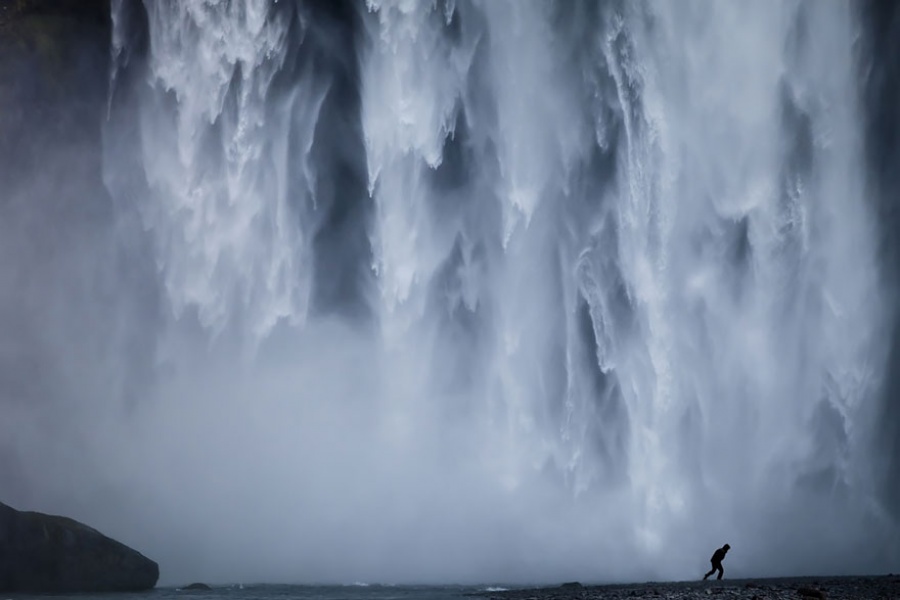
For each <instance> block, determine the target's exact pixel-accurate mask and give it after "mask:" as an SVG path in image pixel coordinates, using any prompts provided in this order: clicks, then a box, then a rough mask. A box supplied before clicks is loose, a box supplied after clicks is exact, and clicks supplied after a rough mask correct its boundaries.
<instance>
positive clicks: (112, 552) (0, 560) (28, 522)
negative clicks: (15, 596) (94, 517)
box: [0, 503, 159, 593]
mask: <svg viewBox="0 0 900 600" xmlns="http://www.w3.org/2000/svg"><path fill="white" fill-rule="evenodd" d="M157 579H159V566H158V565H157V564H156V563H155V562H153V561H152V560H150V559H148V558H147V557H145V556H143V555H142V554H140V553H139V552H137V551H135V550H132V549H131V548H129V547H128V546H126V545H124V544H122V543H120V542H117V541H116V540H113V539H111V538H108V537H106V536H105V535H103V534H102V533H100V532H98V531H97V530H95V529H92V528H90V527H88V526H87V525H83V524H82V523H79V522H78V521H74V520H72V519H68V518H66V517H57V516H53V515H45V514H42V513H36V512H22V511H18V510H15V509H14V508H11V507H9V506H7V505H5V504H3V503H0V591H2V592H28V593H35V592H41V593H43V592H52V593H60V592H64V593H72V592H126V591H140V590H148V589H151V588H153V587H154V586H155V585H156V580H157Z"/></svg>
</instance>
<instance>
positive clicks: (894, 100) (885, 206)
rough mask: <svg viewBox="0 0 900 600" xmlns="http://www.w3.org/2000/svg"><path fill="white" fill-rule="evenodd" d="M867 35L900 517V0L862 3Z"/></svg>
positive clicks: (865, 92)
mask: <svg viewBox="0 0 900 600" xmlns="http://www.w3.org/2000/svg"><path fill="white" fill-rule="evenodd" d="M859 8H860V11H861V16H862V25H863V27H864V35H863V38H862V43H861V45H860V60H861V64H860V73H861V76H862V81H861V82H860V83H861V99H862V106H863V115H864V119H865V121H864V127H865V129H864V134H865V150H866V163H867V165H868V183H869V188H868V194H869V197H870V201H872V202H873V203H874V206H875V207H876V211H877V215H878V222H879V225H880V227H881V239H880V240H879V242H880V245H879V249H880V257H879V258H880V262H881V267H882V275H883V277H884V281H885V284H886V286H885V287H886V289H887V290H888V293H889V301H890V302H892V303H893V304H894V306H895V308H894V330H893V332H892V335H891V341H890V344H891V345H890V355H889V358H888V364H887V370H886V382H885V386H884V392H883V393H884V405H883V406H884V408H883V413H882V414H881V415H879V416H880V419H879V421H880V423H881V431H880V439H878V440H876V442H875V443H876V446H877V447H878V449H879V454H880V456H883V457H884V464H880V465H876V468H879V469H880V472H879V475H880V477H881V479H882V481H884V488H885V489H884V491H885V498H884V505H885V506H886V507H887V508H888V509H889V510H892V511H893V513H894V516H895V517H896V518H900V318H898V317H900V305H898V303H900V4H898V3H897V2H893V1H891V0H870V1H868V2H865V3H862V4H860V6H859Z"/></svg>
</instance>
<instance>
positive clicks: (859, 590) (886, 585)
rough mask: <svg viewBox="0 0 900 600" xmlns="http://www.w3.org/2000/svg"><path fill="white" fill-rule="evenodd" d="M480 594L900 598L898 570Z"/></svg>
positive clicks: (578, 599) (588, 599)
mask: <svg viewBox="0 0 900 600" xmlns="http://www.w3.org/2000/svg"><path fill="white" fill-rule="evenodd" d="M478 595H479V596H482V597H485V598H490V599H491V600H614V599H616V600H617V599H620V598H621V599H626V598H627V599H633V598H654V599H660V598H671V599H688V598H723V599H724V598H729V599H730V598H736V599H741V600H763V599H775V598H779V599H787V598H791V599H793V600H797V599H798V598H799V599H801V600H803V599H806V600H816V599H823V598H827V599H835V600H836V599H851V598H852V599H854V600H856V599H873V600H900V575H886V576H878V577H800V578H777V579H730V580H729V579H725V580H722V581H683V582H659V583H657V582H648V583H638V584H618V585H581V584H579V583H567V584H564V585H561V586H557V587H547V588H535V589H515V590H505V591H486V592H482V593H480V594H478Z"/></svg>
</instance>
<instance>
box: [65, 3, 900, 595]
mask: <svg viewBox="0 0 900 600" xmlns="http://www.w3.org/2000/svg"><path fill="white" fill-rule="evenodd" d="M112 16H113V43H112V72H111V75H110V97H109V106H108V112H107V117H106V123H105V131H104V144H105V157H104V177H105V183H106V187H107V189H108V190H109V192H110V195H111V196H112V199H113V206H114V211H115V212H114V215H115V218H114V220H115V235H116V242H115V244H116V248H117V253H118V256H119V259H118V260H120V261H121V263H122V264H123V265H124V266H123V267H122V268H123V269H124V270H125V271H127V272H128V273H130V275H129V279H128V283H122V284H121V286H122V288H125V287H129V286H130V287H129V289H131V292H130V293H131V295H130V296H129V295H124V294H123V299H121V300H119V301H118V303H117V307H116V309H115V315H117V316H116V318H117V319H118V320H119V323H120V329H119V330H118V331H119V334H118V335H119V336H120V337H119V338H117V339H119V340H120V341H119V343H120V344H121V346H122V348H124V349H123V350H121V351H120V352H118V353H115V352H114V356H113V358H112V359H111V361H112V364H113V365H114V367H111V368H112V370H113V371H114V372H115V373H117V374H118V379H117V380H116V381H117V382H118V384H117V386H116V387H115V388H114V389H112V388H111V390H112V391H110V392H109V393H110V394H115V395H116V397H117V398H128V399H129V400H128V402H127V405H128V406H127V410H126V411H125V412H124V413H123V412H122V411H115V410H114V411H111V414H110V411H108V410H107V409H104V412H103V416H102V418H101V417H100V416H98V415H95V414H92V419H91V421H90V424H89V425H84V427H85V431H88V430H90V431H91V432H92V433H91V434H90V436H89V437H90V442H88V443H87V444H88V450H86V451H85V452H86V453H87V454H89V455H92V456H94V458H93V459H92V460H91V461H85V462H86V463H87V464H90V465H94V466H96V465H100V466H101V467H102V468H96V469H95V471H93V472H92V475H85V476H84V477H85V479H86V480H88V481H98V482H100V483H98V485H101V484H102V486H103V489H109V490H114V493H115V494H116V497H117V498H121V502H119V503H118V505H117V507H116V508H115V509H112V510H110V511H108V512H107V513H106V515H105V517H104V519H105V521H103V522H104V523H105V524H106V525H107V527H108V528H110V529H112V530H114V531H121V532H122V533H123V534H124V535H126V536H127V537H129V539H132V540H137V541H139V542H141V543H143V544H144V547H145V548H146V553H148V554H150V555H155V556H156V557H158V559H159V560H160V562H161V566H162V570H163V579H164V580H166V578H167V573H168V574H169V575H168V576H169V577H170V578H176V579H177V578H178V577H181V576H183V577H185V578H190V579H199V578H206V579H213V580H216V579H217V580H238V579H244V580H246V579H247V578H256V579H257V580H280V581H297V580H301V581H325V580H327V581H334V580H336V581H353V580H378V581H423V580H429V581H473V580H474V581H487V580H493V581H497V580H507V581H509V580H515V581H535V580H537V581H554V580H560V579H564V578H566V579H568V578H579V579H583V580H584V579H588V580H601V579H634V578H650V577H658V578H675V579H681V578H693V577H695V576H697V575H699V574H702V572H703V571H704V570H705V569H706V567H707V564H706V559H707V557H708V555H709V554H710V553H711V551H712V549H713V548H715V547H717V546H719V545H721V544H722V543H724V542H726V541H728V542H729V543H730V544H731V546H732V547H733V552H732V554H730V555H729V563H730V566H731V567H732V569H733V571H732V573H733V574H735V575H741V574H743V575H746V576H752V575H759V574H768V575H775V574H800V573H817V572H848V571H849V572H859V571H867V570H871V569H876V570H877V569H888V568H889V566H890V565H896V564H897V561H898V560H900V547H898V546H897V542H896V539H897V537H896V533H897V525H896V521H895V520H893V519H895V516H892V513H891V510H892V508H891V507H890V506H886V504H885V501H884V499H883V496H882V494H881V491H880V490H881V487H880V486H882V483H883V482H882V481H881V478H882V477H883V476H884V475H883V473H884V471H883V469H882V470H879V465H880V462H879V461H880V458H879V456H878V448H877V447H876V442H875V439H876V436H875V431H876V425H877V422H876V421H877V419H878V415H879V414H880V413H879V410H880V402H881V401H882V400H881V397H882V389H883V387H884V378H885V374H886V368H887V367H886V364H887V363H886V358H887V351H888V343H889V340H888V336H887V334H886V333H885V328H886V327H888V326H889V325H890V323H891V318H892V312H891V310H890V307H889V306H888V304H887V301H886V299H885V298H886V291H885V289H884V286H885V284H884V282H883V281H882V278H881V275H880V272H879V263H878V248H877V245H876V240H877V238H878V231H877V225H878V224H877V222H876V218H875V212H874V208H873V205H872V203H871V202H870V201H868V200H867V193H868V192H867V190H868V188H867V187H866V186H867V181H866V165H865V164H864V162H865V155H864V139H863V117H862V109H861V107H860V99H859V91H858V81H859V78H860V73H859V70H860V64H859V61H858V57H857V54H856V52H857V40H858V38H859V36H860V27H861V25H860V24H859V18H858V15H857V14H856V12H855V9H854V5H853V4H851V3H846V2H838V1H829V2H813V1H807V2H802V1H791V2H774V1H773V2H753V3H747V2H743V3H740V2H735V3H725V2H716V3H708V2H704V3H701V2H681V3H678V4H677V5H676V4H672V3H666V2H654V1H650V2H642V3H638V2H613V1H610V2H577V1H574V0H573V1H570V2H553V3H550V2H519V1H513V0H471V1H468V0H467V1H464V0H456V1H453V0H444V1H435V2H415V1H408V0H396V1H388V0H384V1H382V0H369V1H368V3H367V4H365V5H363V4H358V5H357V4H350V3H343V2H341V3H338V2H333V3H327V2H326V3H315V2H287V1H285V0H281V1H278V0H247V1H246V2H217V1H212V0H159V1H156V0H145V2H144V4H143V6H141V5H140V4H138V3H132V2H130V1H129V0H114V2H113V15H112ZM129 348H130V349H131V351H129V350H127V349H129ZM135 348H138V349H140V351H137V350H134V349H135ZM118 401H119V400H117V402H118ZM114 403H115V402H114ZM98 422H99V423H102V426H101V425H98ZM88 428H90V429H88ZM97 457H100V458H97ZM72 460H73V461H76V459H72ZM76 462H77V461H76ZM78 464H81V463H78ZM97 473H102V474H101V475H98V474H97ZM76 495H77V494H76ZM82 496H83V498H84V499H83V500H82V502H83V505H88V504H89V502H88V500H87V498H88V497H89V495H84V494H82ZM85 510H86V511H88V512H89V509H85ZM892 540H893V541H892ZM171 580H172V579H170V581H171Z"/></svg>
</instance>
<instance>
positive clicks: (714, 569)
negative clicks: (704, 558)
mask: <svg viewBox="0 0 900 600" xmlns="http://www.w3.org/2000/svg"><path fill="white" fill-rule="evenodd" d="M715 572H716V566H715V565H713V568H712V569H710V570H709V573H707V574H706V575H704V576H703V579H704V580H705V579H706V578H707V577H709V576H710V575H712V574H713V573H715Z"/></svg>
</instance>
